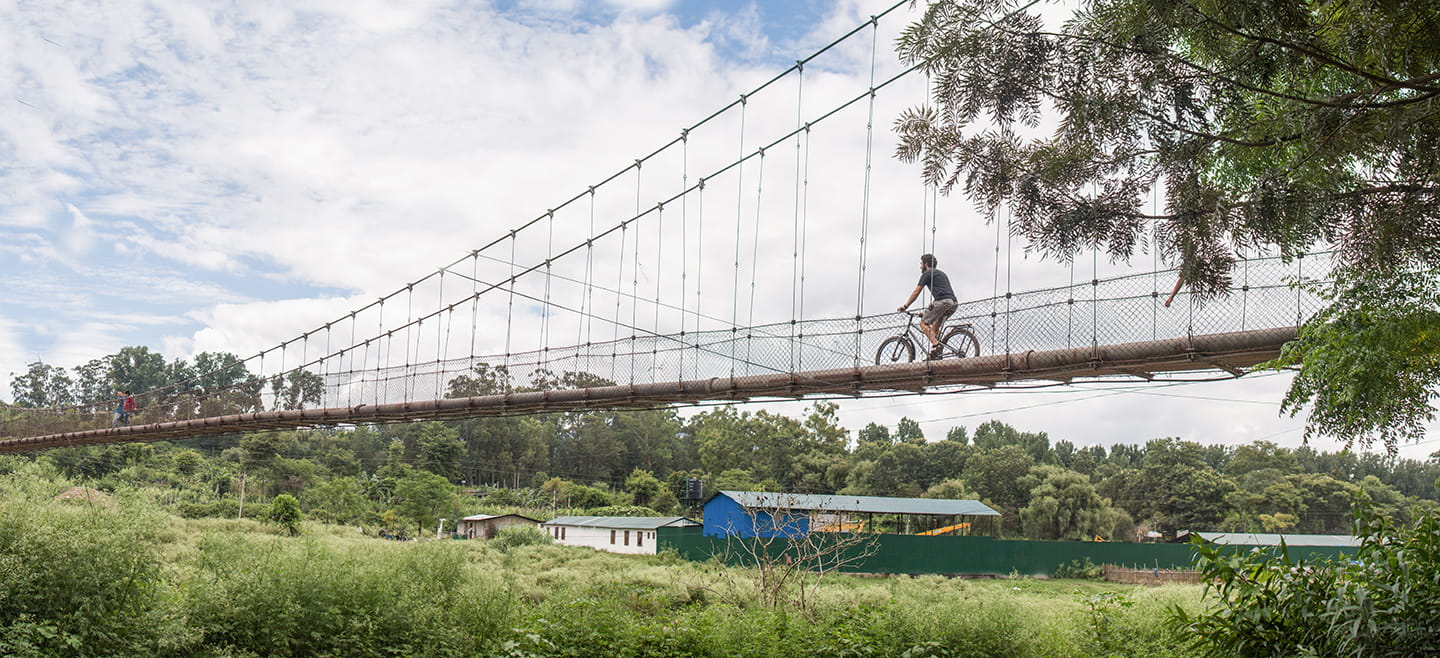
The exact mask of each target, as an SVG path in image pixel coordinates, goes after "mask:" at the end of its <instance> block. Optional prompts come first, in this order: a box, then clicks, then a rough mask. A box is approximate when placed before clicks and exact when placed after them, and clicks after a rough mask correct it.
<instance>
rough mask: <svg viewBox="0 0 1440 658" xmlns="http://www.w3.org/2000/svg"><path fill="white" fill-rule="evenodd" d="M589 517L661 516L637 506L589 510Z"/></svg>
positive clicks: (616, 506)
mask: <svg viewBox="0 0 1440 658" xmlns="http://www.w3.org/2000/svg"><path fill="white" fill-rule="evenodd" d="M587 511H589V512H590V515H591V516H663V515H662V514H661V513H659V512H657V511H655V510H653V509H650V508H649V507H641V506H639V505H606V506H604V507H595V508H592V509H590V510H587Z"/></svg>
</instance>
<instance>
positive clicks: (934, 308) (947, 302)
mask: <svg viewBox="0 0 1440 658" xmlns="http://www.w3.org/2000/svg"><path fill="white" fill-rule="evenodd" d="M956 306H957V305H956V303H955V300H953V299H937V300H935V301H933V302H930V305H929V306H926V307H925V315H922V316H920V321H921V322H924V323H925V324H928V325H931V326H939V325H940V324H942V323H944V322H945V321H946V320H948V319H949V318H950V314H951V313H954V312H955V307H956Z"/></svg>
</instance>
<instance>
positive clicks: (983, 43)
mask: <svg viewBox="0 0 1440 658" xmlns="http://www.w3.org/2000/svg"><path fill="white" fill-rule="evenodd" d="M1035 4H1036V3H1033V2H1032V3H1029V4H1025V5H1023V6H1020V8H1019V9H1017V8H1016V7H1017V5H1018V3H1016V2H1013V1H1011V0H936V1H934V2H932V3H930V5H929V6H928V8H927V9H926V11H925V13H924V15H923V16H922V18H921V19H920V20H919V21H917V22H916V23H915V24H913V25H912V26H910V27H909V28H908V29H907V30H906V31H905V32H904V34H903V35H902V36H901V37H900V39H899V42H898V45H897V47H898V50H899V53H900V56H901V59H902V60H904V61H905V62H907V63H913V64H917V65H919V66H920V67H921V69H922V70H923V71H924V72H925V73H926V74H927V75H928V76H929V80H930V85H931V94H930V97H931V98H932V99H933V101H932V103H930V104H927V105H924V106H921V107H916V108H914V109H911V110H909V111H906V112H905V113H903V114H902V115H901V117H900V118H899V119H898V120H897V122H896V130H897V133H898V136H899V146H898V148H897V156H898V157H900V158H901V159H903V160H906V161H919V162H921V163H923V176H924V178H925V180H926V181H927V182H930V183H933V184H936V185H939V186H940V188H941V189H942V190H944V191H946V192H950V191H952V190H954V189H956V188H959V189H960V190H962V191H963V193H964V194H965V195H967V196H968V197H969V198H970V199H972V200H973V201H974V202H976V203H977V204H978V205H979V206H981V207H982V208H983V209H985V210H987V211H989V212H992V213H993V212H994V211H996V210H997V209H999V208H1000V207H1002V206H1004V207H1007V208H1009V209H1010V211H1011V212H1012V220H1011V227H1010V228H1011V230H1012V231H1013V232H1015V233H1017V234H1019V235H1020V236H1021V237H1023V238H1024V239H1026V240H1027V241H1028V242H1029V243H1030V245H1031V246H1032V247H1033V248H1034V249H1035V250H1037V251H1039V252H1041V253H1042V254H1045V255H1052V256H1056V257H1058V258H1061V259H1069V258H1072V257H1073V256H1075V255H1076V254H1077V253H1079V252H1080V251H1082V250H1087V249H1090V248H1092V247H1094V248H1099V249H1104V250H1105V251H1107V252H1108V253H1109V254H1110V255H1111V256H1112V257H1113V258H1116V259H1121V260H1123V259H1128V258H1130V257H1131V256H1133V255H1135V254H1136V253H1137V251H1138V250H1139V249H1140V248H1141V247H1142V245H1147V243H1148V242H1150V240H1151V237H1150V236H1154V237H1153V240H1154V244H1149V245H1148V247H1149V248H1151V249H1156V250H1158V251H1159V252H1160V253H1161V254H1164V255H1165V256H1167V258H1173V259H1175V260H1177V261H1178V262H1179V263H1180V271H1181V274H1182V278H1183V280H1184V281H1185V282H1186V283H1187V284H1188V285H1189V287H1190V288H1191V290H1192V291H1194V292H1195V293H1197V294H1199V295H1201V296H1202V297H1203V296H1214V295H1218V294H1222V293H1223V292H1225V291H1226V290H1228V289H1229V287H1230V282H1231V271H1232V269H1233V267H1234V264H1235V262H1236V257H1237V254H1238V253H1243V252H1250V251H1253V250H1255V249H1257V248H1260V249H1267V250H1278V251H1280V252H1281V253H1283V254H1286V255H1294V254H1299V253H1303V252H1305V251H1306V250H1308V249H1311V248H1312V247H1313V245H1315V244H1316V243H1326V244H1329V245H1333V246H1334V247H1336V248H1337V249H1338V254H1337V258H1336V260H1335V262H1336V274H1337V276H1336V281H1337V284H1336V286H1335V291H1334V294H1333V295H1332V307H1331V310H1330V311H1329V312H1327V313H1324V314H1321V315H1320V316H1319V317H1317V318H1315V319H1313V320H1312V321H1311V322H1310V323H1308V324H1307V326H1306V330H1305V331H1302V334H1301V340H1300V341H1299V342H1298V343H1297V344H1296V345H1295V346H1293V347H1292V348H1291V349H1290V350H1289V351H1288V352H1287V353H1286V355H1285V358H1284V361H1285V362H1288V363H1300V364H1303V365H1302V370H1301V374H1300V376H1299V377H1298V378H1297V380H1296V383H1295V384H1294V388H1292V391H1291V395H1290V396H1289V397H1288V398H1287V400H1286V402H1287V405H1288V406H1287V408H1288V409H1290V410H1291V411H1292V412H1293V411H1296V410H1298V409H1300V408H1302V407H1303V406H1305V405H1309V406H1310V408H1311V414H1310V423H1309V431H1310V432H1311V433H1314V434H1319V435H1330V436H1335V437H1337V438H1339V439H1341V440H1344V441H1353V440H1359V441H1361V442H1362V444H1363V443H1368V442H1369V441H1371V440H1374V439H1376V438H1378V439H1380V440H1381V441H1383V442H1384V443H1385V444H1386V445H1387V446H1389V447H1390V448H1391V449H1392V450H1393V449H1394V448H1395V446H1396V442H1397V441H1400V440H1402V439H1413V438H1416V437H1418V436H1419V433H1420V421H1423V420H1426V419H1428V418H1430V416H1431V408H1430V407H1429V405H1428V402H1429V398H1430V397H1431V396H1430V394H1429V391H1432V390H1434V389H1435V388H1436V386H1437V384H1440V369H1437V368H1436V366H1435V363H1436V361H1437V356H1440V344H1437V342H1436V339H1434V338H1433V336H1435V335H1437V334H1440V314H1437V313H1436V309H1437V305H1436V301H1437V300H1436V295H1435V294H1434V293H1435V291H1436V287H1437V283H1436V281H1435V279H1434V277H1427V278H1426V279H1425V280H1424V281H1422V282H1421V284H1419V285H1416V286H1406V285H1396V282H1399V281H1401V280H1402V279H1405V278H1406V277H1403V276H1399V275H1401V274H1404V273H1407V272H1412V271H1415V270H1421V271H1433V270H1435V269H1437V268H1440V211H1437V207H1440V204H1437V202H1440V73H1437V71H1440V39H1436V38H1435V35H1436V34H1437V33H1440V4H1436V3H1433V2H1418V1H1416V2H1393V1H1389V0H1352V1H1350V2H1330V1H1328V0H1297V1H1294V2H1232V1H1230V0H1087V1H1085V2H1080V3H1075V5H1076V9H1075V10H1074V12H1073V14H1072V15H1071V16H1070V18H1069V19H1068V20H1067V21H1065V22H1064V24H1063V25H1055V24H1052V23H1047V21H1046V20H1045V19H1044V18H1042V16H1041V14H1040V12H1041V9H1040V8H1038V7H1035V6H1034V5H1035ZM1051 119H1055V120H1056V122H1055V126H1056V127H1055V129H1054V130H1053V131H1048V132H1043V131H1041V130H1039V127H1040V126H1041V124H1042V123H1045V124H1047V125H1048V123H1049V121H1050V120H1051ZM1160 196H1163V206H1162V207H1160V208H1158V209H1156V210H1152V207H1154V206H1156V205H1160V204H1159V203H1157V202H1156V201H1155V197H1160ZM1357 291H1359V293H1358V294H1357ZM1403 328H1408V329H1410V330H1411V331H1402V329H1403ZM1327 329H1328V330H1327ZM1417 331H1418V333H1416V332H1417ZM1366 364H1369V365H1373V366H1377V367H1378V369H1372V368H1363V367H1360V368H1357V367H1354V366H1359V365H1366ZM1395 378H1399V380H1400V382H1401V385H1399V386H1394V387H1389V388H1387V387H1384V386H1381V385H1380V384H1381V382H1386V381H1393V380H1394V379H1395Z"/></svg>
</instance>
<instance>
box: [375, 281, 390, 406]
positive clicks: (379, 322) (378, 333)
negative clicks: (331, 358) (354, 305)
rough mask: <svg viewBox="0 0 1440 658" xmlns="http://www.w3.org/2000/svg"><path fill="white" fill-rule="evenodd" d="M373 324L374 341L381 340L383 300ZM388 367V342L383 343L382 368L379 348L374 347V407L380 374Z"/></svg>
mask: <svg viewBox="0 0 1440 658" xmlns="http://www.w3.org/2000/svg"><path fill="white" fill-rule="evenodd" d="M375 324H376V329H375V335H376V336H377V337H378V338H377V339H376V340H383V339H384V337H385V300H384V299H381V300H380V316H379V318H377V319H376V321H375ZM389 365H390V341H385V359H384V365H383V366H382V365H381V359H380V346H379V345H376V346H375V395H374V398H375V399H374V400H373V402H374V404H376V405H378V404H380V373H382V372H384V371H385V370H384V369H385V368H386V367H388V366H389Z"/></svg>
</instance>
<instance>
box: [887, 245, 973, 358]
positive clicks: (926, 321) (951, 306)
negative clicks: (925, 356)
mask: <svg viewBox="0 0 1440 658" xmlns="http://www.w3.org/2000/svg"><path fill="white" fill-rule="evenodd" d="M938 262H939V261H936V260H935V256H934V255H933V254H925V255H923V256H921V257H920V282H919V283H917V284H915V290H914V291H913V292H911V293H910V299H907V300H905V304H904V305H902V306H901V307H900V308H898V309H895V310H897V311H900V312H902V313H903V312H904V311H905V309H908V308H910V305H911V304H914V303H915V299H916V298H918V297H919V296H920V291H922V290H924V289H925V287H926V286H929V287H930V295H931V296H932V297H934V298H935V300H934V301H932V302H930V305H929V306H926V307H925V314H924V315H923V316H921V317H920V331H923V332H925V337H926V338H929V339H930V358H932V359H938V358H940V356H941V353H942V352H943V350H944V346H942V345H941V344H940V327H942V326H944V325H945V320H947V319H949V318H950V314H951V313H954V312H955V307H956V305H957V304H958V302H957V300H956V299H955V290H954V289H953V288H951V287H950V277H948V276H945V273H944V272H941V271H940V270H937V269H935V265H936V263H938Z"/></svg>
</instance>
